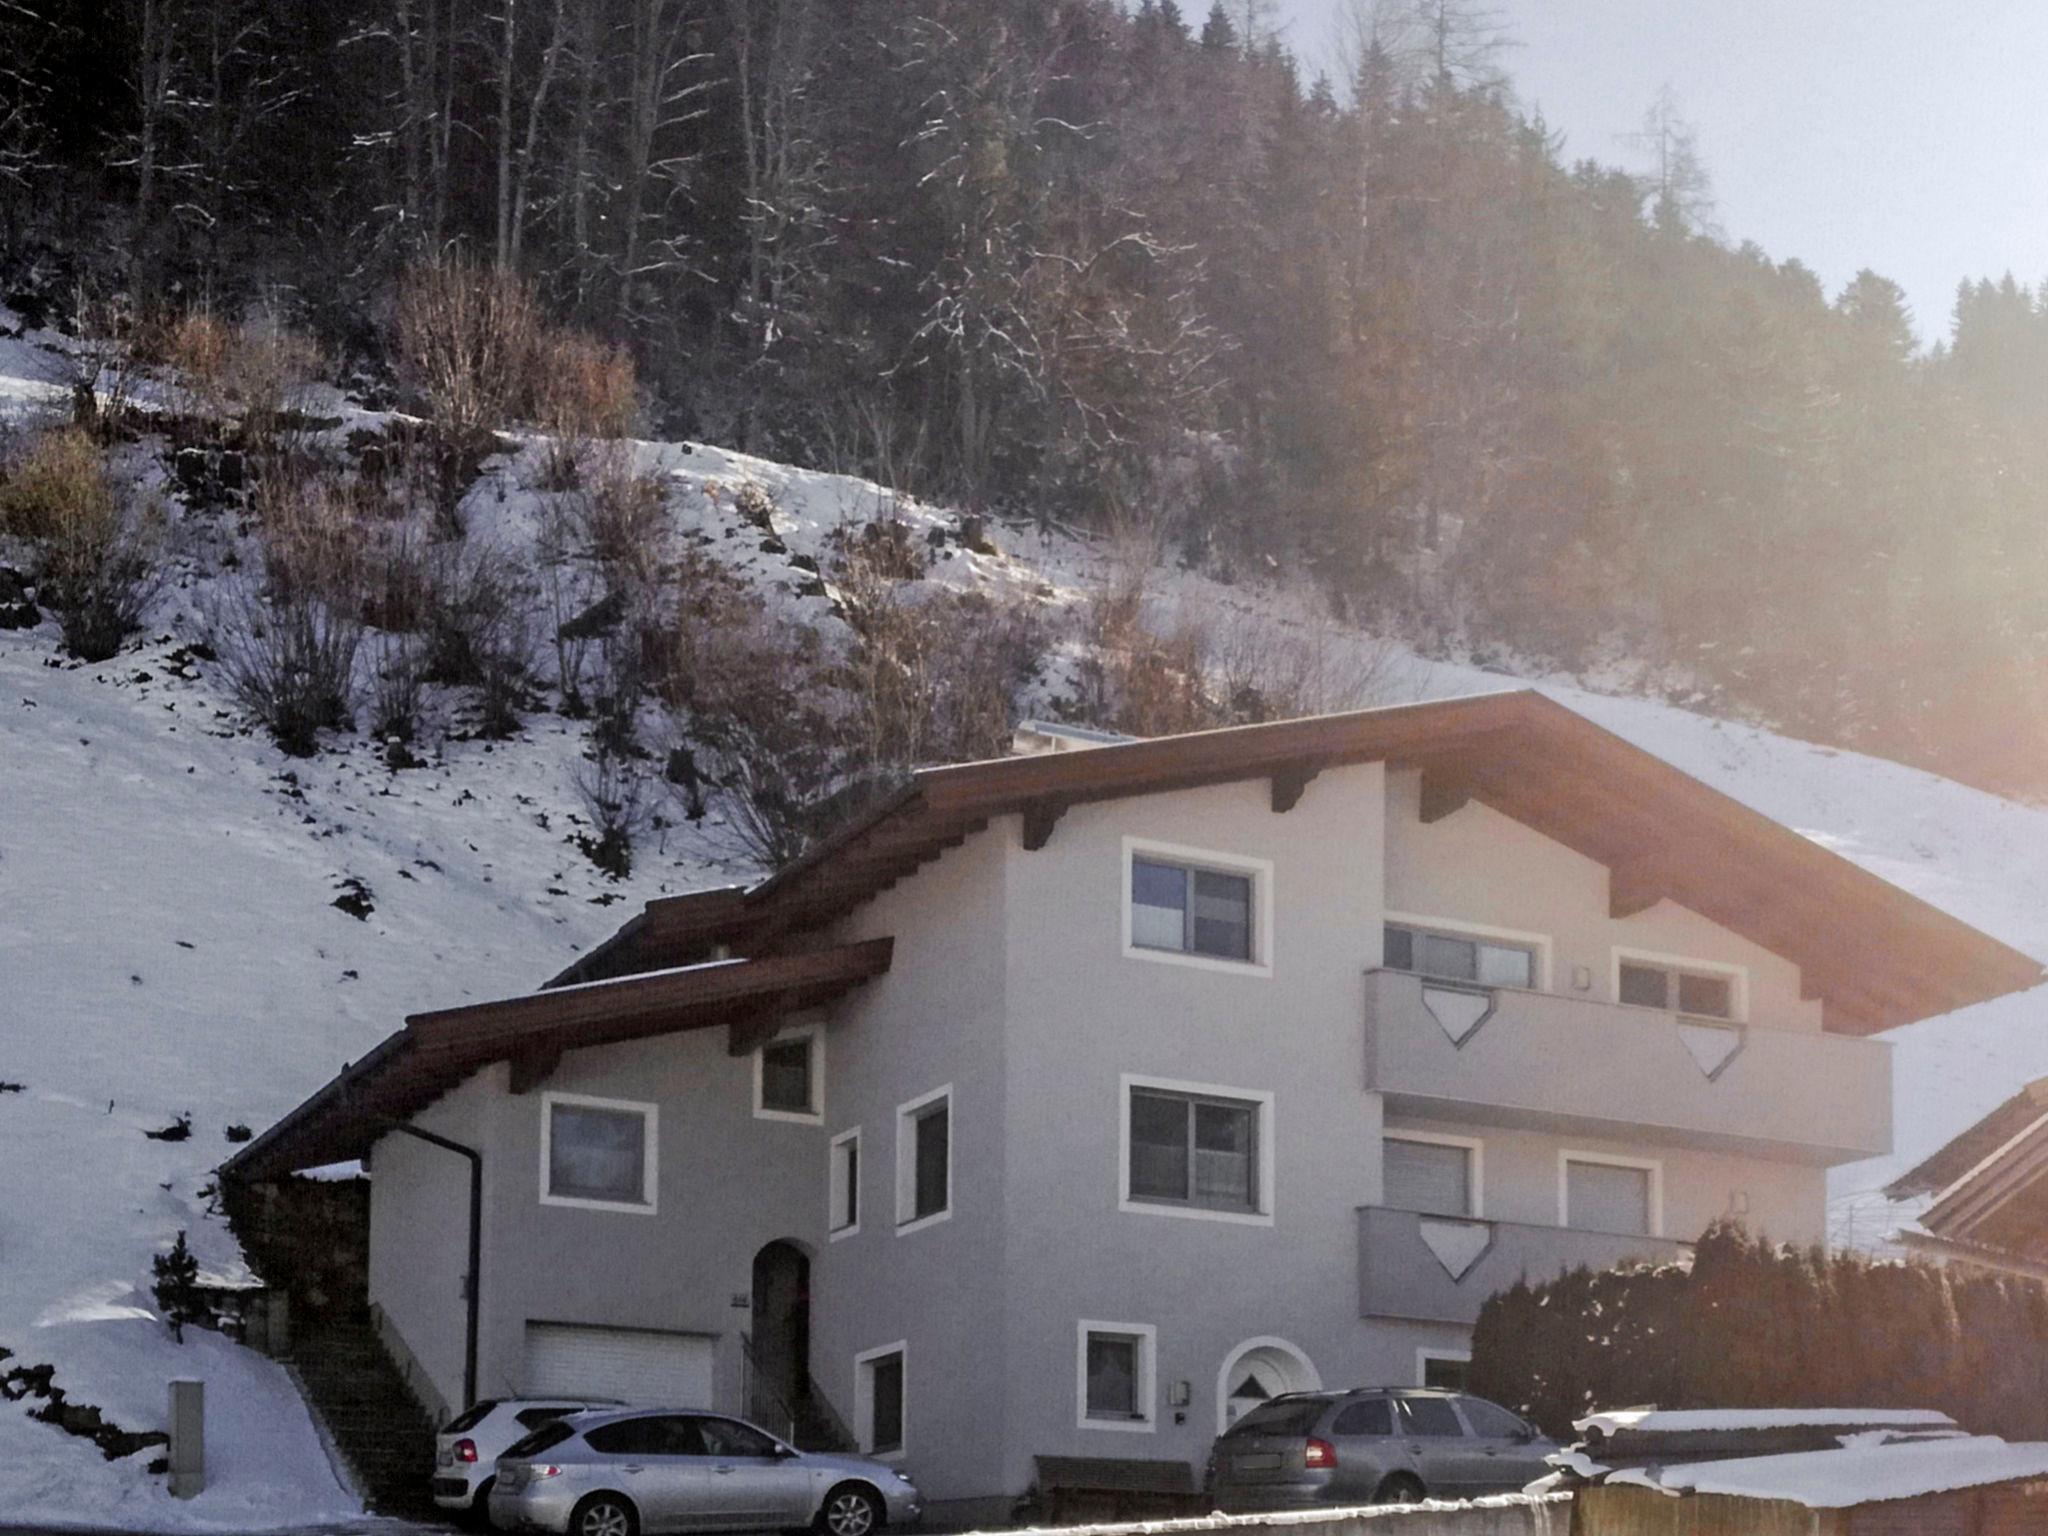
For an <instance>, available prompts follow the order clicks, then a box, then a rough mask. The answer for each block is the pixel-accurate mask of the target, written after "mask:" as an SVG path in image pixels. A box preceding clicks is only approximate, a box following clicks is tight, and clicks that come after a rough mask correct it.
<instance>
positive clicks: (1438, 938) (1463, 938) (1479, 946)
mask: <svg viewBox="0 0 2048 1536" xmlns="http://www.w3.org/2000/svg"><path fill="white" fill-rule="evenodd" d="M1385 957H1386V958H1385V962H1384V963H1385V965H1386V968H1387V969H1388V970H1390V971H1413V972H1414V973H1415V974H1416V975H1418V976H1429V977H1433V978H1435V979H1436V980H1439V981H1470V982H1476V983H1478V984H1479V985H1480V986H1482V987H1530V988H1533V987H1534V986H1535V985H1536V951H1535V948H1534V947H1533V946H1531V945H1526V944H1512V943H1509V942H1507V941H1505V940H1502V939H1491V938H1485V939H1483V938H1476V937H1472V936H1469V935H1464V934H1456V933H1441V932H1434V931H1432V930H1430V929H1426V928H1417V927H1413V926H1411V925H1409V924H1406V923H1388V924H1387V928H1386V950H1385Z"/></svg>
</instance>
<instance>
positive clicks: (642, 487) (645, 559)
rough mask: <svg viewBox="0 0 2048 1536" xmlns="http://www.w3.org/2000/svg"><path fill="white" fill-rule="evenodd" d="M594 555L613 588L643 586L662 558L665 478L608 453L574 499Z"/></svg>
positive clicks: (645, 586)
mask: <svg viewBox="0 0 2048 1536" xmlns="http://www.w3.org/2000/svg"><path fill="white" fill-rule="evenodd" d="M573 505H574V506H575V508H576V515H577V517H578V520H579V521H580V523H581V529H582V534H583V537H584V540H585V541H586V543H587V544H588V546H589V549H590V553H591V557H592V558H593V559H595V560H596V561H597V563H598V565H599V566H600V567H602V568H603V570H604V572H605V577H606V580H607V582H608V584H609V586H610V588H611V590H612V591H614V592H623V591H634V590H644V589H645V588H647V587H649V586H651V585H652V583H653V581H654V575H655V572H656V570H657V569H658V568H659V566H660V563H661V543H662V534H663V530H664V514H665V511H666V504H665V502H664V499H663V487H662V484H661V481H660V480H658V479H656V478H655V477H654V476H652V475H642V474H636V473H635V472H634V470H633V467H632V465H631V463H630V462H628V461H626V460H625V459H623V458H617V457H608V458H607V459H606V460H605V461H604V463H603V464H602V465H601V466H599V468H598V471H597V473H596V474H595V475H594V476H593V477H592V479H591V481H590V483H589V484H588V485H587V486H586V488H585V489H584V490H583V491H582V492H580V493H578V494H577V496H576V499H575V501H574V503H573Z"/></svg>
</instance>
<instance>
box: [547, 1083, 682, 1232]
mask: <svg viewBox="0 0 2048 1536" xmlns="http://www.w3.org/2000/svg"><path fill="white" fill-rule="evenodd" d="M557 1104H566V1105H568V1106H570V1107H571V1108H580V1109H612V1110H619V1111H622V1112H630V1113H633V1114H637V1115H639V1116H640V1131H641V1135H642V1136H643V1137H644V1138H645V1139H644V1141H643V1142H642V1144H641V1153H640V1183H641V1189H642V1191H643V1192H644V1194H645V1195H646V1197H647V1198H646V1199H645V1201H644V1202H642V1201H632V1200H589V1199H585V1198H584V1197H582V1196H580V1195H557V1194H552V1193H550V1192H549V1188H548V1181H549V1179H550V1177H551V1176H552V1174H553V1171H554V1170H553V1166H552V1165H553V1156H552V1154H553V1151H554V1132H555V1106H556V1105H557ZM660 1147H661V1106H660V1105H658V1104H651V1103H647V1102H644V1101H642V1100H639V1099H601V1098H597V1097H595V1096H593V1095H591V1094H587V1093H556V1092H554V1091H553V1090H547V1091H544V1092H543V1093H542V1094H541V1096H540V1203H541V1204H542V1205H559V1206H563V1207H566V1208H568V1209H571V1210H583V1211H619V1212H623V1213H626V1214H629V1215H634V1216H652V1215H654V1214H655V1212H656V1210H657V1208H658V1204H659V1202H658V1199H657V1196H658V1195H659V1193H660V1183H661V1178H660V1175H661V1166H660V1160H659V1157H658V1153H659V1150H660Z"/></svg>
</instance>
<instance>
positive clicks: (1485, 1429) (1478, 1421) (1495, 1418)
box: [1458, 1397, 1529, 1440]
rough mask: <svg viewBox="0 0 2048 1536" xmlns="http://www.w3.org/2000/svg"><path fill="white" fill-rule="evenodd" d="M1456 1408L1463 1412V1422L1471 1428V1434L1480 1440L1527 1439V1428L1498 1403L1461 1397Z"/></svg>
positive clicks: (1477, 1398) (1480, 1398) (1479, 1398)
mask: <svg viewBox="0 0 2048 1536" xmlns="http://www.w3.org/2000/svg"><path fill="white" fill-rule="evenodd" d="M1458 1406H1459V1407H1460V1408H1462V1409H1463V1410H1464V1412H1465V1422H1466V1423H1467V1424H1469V1425H1471V1426H1472V1433H1473V1434H1475V1435H1477V1436H1478V1437H1479V1438H1480V1439H1481V1440H1515V1439H1527V1438H1529V1426H1528V1425H1526V1424H1524V1423H1523V1422H1522V1421H1521V1420H1520V1419H1518V1418H1516V1417H1515V1416H1514V1415H1513V1414H1512V1413H1509V1412H1508V1411H1507V1409H1505V1408H1503V1407H1501V1406H1500V1405H1499V1404H1498V1403H1489V1402H1488V1401H1487V1400H1486V1399H1485V1398H1483V1397H1461V1398H1459V1399H1458Z"/></svg>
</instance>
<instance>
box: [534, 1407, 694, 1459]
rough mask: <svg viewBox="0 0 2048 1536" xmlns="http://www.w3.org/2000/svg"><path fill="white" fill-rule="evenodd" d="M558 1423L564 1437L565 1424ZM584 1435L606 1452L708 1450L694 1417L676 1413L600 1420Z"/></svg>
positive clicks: (684, 1453) (636, 1453)
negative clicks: (605, 1422)
mask: <svg viewBox="0 0 2048 1536" xmlns="http://www.w3.org/2000/svg"><path fill="white" fill-rule="evenodd" d="M560 1427H561V1428H562V1429H563V1430H564V1432H565V1433H564V1436H563V1438H565V1439H566V1438H567V1433H566V1431H567V1429H568V1426H567V1425H562V1426H560ZM583 1439H584V1443H585V1444H587V1445H588V1446H589V1447H590V1448H591V1449H592V1450H593V1451H601V1452H603V1453H604V1454H605V1455H607V1456H703V1455H707V1454H708V1452H706V1450H705V1449H704V1437H703V1435H702V1434H701V1433H699V1431H698V1428H697V1420H695V1419H690V1418H684V1417H682V1416H681V1415H679V1414H650V1415H649V1416H648V1417H646V1418H644V1419H620V1420H619V1421H618V1422H617V1423H614V1424H600V1425H598V1427H597V1428H595V1429H593V1430H592V1431H590V1433H589V1434H587V1435H585V1436H584V1437H583ZM529 1454H530V1453H529Z"/></svg>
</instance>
